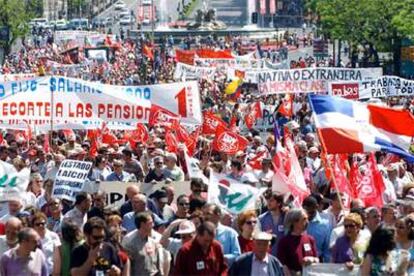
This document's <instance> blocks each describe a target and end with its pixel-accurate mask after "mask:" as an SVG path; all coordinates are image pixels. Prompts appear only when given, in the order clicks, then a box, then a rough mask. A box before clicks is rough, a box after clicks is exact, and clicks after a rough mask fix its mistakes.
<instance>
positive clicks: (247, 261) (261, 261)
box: [229, 232, 285, 276]
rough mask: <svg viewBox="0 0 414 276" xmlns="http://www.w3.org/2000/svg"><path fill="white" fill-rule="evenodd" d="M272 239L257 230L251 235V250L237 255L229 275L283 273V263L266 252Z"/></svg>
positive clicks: (269, 235)
mask: <svg viewBox="0 0 414 276" xmlns="http://www.w3.org/2000/svg"><path fill="white" fill-rule="evenodd" d="M272 239H273V237H272V235H271V234H269V233H266V232H257V233H256V234H255V235H254V236H253V240H254V242H253V252H248V253H246V254H243V255H241V256H240V257H238V258H237V259H236V261H235V262H234V263H233V265H232V266H231V268H230V271H229V275H235V276H236V275H271V276H276V275H281V276H283V275H285V272H284V269H283V265H282V264H281V263H280V262H279V260H278V259H277V258H276V257H274V256H273V255H270V254H269V253H268V252H269V249H270V244H271V240H272Z"/></svg>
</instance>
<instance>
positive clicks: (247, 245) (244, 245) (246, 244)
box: [237, 235, 253, 253]
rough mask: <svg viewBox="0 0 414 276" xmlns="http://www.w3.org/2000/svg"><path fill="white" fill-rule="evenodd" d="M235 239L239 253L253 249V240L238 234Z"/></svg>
mask: <svg viewBox="0 0 414 276" xmlns="http://www.w3.org/2000/svg"><path fill="white" fill-rule="evenodd" d="M237 239H238V240H239V244H240V249H241V253H246V252H251V251H253V240H247V239H245V238H243V236H242V235H239V236H238V237H237Z"/></svg>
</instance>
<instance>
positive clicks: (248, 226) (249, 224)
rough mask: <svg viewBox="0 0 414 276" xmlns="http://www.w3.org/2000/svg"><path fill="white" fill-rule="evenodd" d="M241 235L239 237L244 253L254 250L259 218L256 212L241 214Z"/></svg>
mask: <svg viewBox="0 0 414 276" xmlns="http://www.w3.org/2000/svg"><path fill="white" fill-rule="evenodd" d="M237 225H238V226H239V232H240V235H239V236H238V240H239V244H240V250H241V252H242V253H246V252H250V251H252V250H253V232H254V230H255V229H256V225H257V216H256V212H255V211H254V210H247V211H244V212H242V213H240V215H239V217H238V219H237Z"/></svg>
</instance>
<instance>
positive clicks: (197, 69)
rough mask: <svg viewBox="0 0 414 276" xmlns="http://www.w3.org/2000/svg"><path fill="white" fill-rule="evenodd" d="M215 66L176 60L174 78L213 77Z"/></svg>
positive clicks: (195, 78) (194, 78)
mask: <svg viewBox="0 0 414 276" xmlns="http://www.w3.org/2000/svg"><path fill="white" fill-rule="evenodd" d="M215 72H216V68H214V67H201V66H193V65H188V64H185V63H181V62H178V63H177V65H176V67H175V72H174V79H175V80H198V79H200V78H213V76H214V73H215Z"/></svg>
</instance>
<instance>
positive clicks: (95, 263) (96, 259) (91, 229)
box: [70, 217, 122, 275]
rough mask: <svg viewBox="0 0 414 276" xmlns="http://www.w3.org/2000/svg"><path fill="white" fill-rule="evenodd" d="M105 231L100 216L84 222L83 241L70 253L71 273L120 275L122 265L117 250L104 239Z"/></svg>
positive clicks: (104, 225) (103, 222)
mask: <svg viewBox="0 0 414 276" xmlns="http://www.w3.org/2000/svg"><path fill="white" fill-rule="evenodd" d="M106 231H107V228H106V224H105V221H104V220H103V219H101V218H98V217H93V218H91V219H89V220H88V221H87V222H86V223H85V225H84V228H83V233H84V234H85V243H84V244H82V245H79V246H78V247H76V248H74V249H73V250H72V253H71V261H70V273H71V275H96V274H97V273H98V274H99V273H101V274H106V273H109V274H110V275H121V272H122V266H121V261H120V259H119V256H118V254H117V251H116V249H115V248H114V247H113V246H112V245H111V244H110V243H107V242H105V241H104V240H105V237H106Z"/></svg>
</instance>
